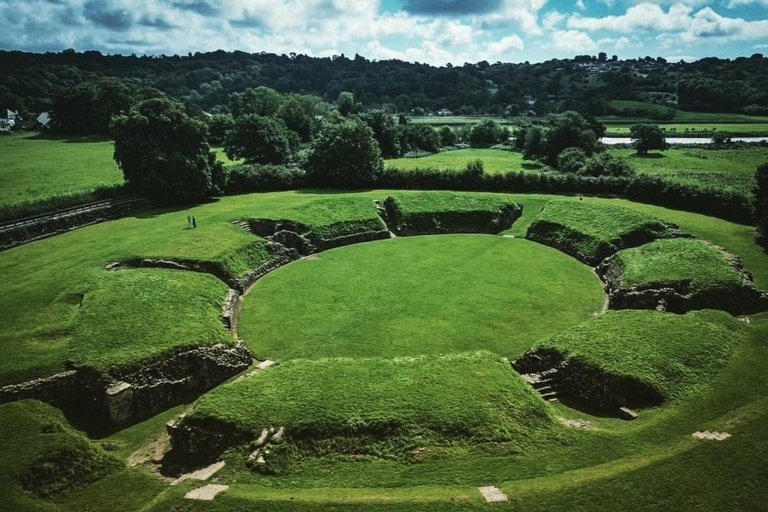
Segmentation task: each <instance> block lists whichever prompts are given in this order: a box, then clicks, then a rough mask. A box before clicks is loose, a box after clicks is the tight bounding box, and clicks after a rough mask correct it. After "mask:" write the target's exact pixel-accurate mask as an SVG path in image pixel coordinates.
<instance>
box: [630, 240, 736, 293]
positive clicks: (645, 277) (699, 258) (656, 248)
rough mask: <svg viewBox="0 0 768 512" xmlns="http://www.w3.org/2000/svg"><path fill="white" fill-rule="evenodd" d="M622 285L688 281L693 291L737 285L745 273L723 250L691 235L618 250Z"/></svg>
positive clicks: (647, 285) (644, 286)
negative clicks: (726, 256) (737, 268)
mask: <svg viewBox="0 0 768 512" xmlns="http://www.w3.org/2000/svg"><path fill="white" fill-rule="evenodd" d="M615 258H616V259H618V260H619V261H620V262H621V267H622V274H621V278H620V287H621V288H649V287H656V286H661V285H666V286H673V287H674V286H676V285H678V286H679V285H682V284H685V287H686V289H687V290H688V291H689V292H690V293H697V292H711V291H715V290H722V291H725V290H727V289H729V288H738V287H740V286H741V285H742V284H743V283H742V276H741V275H740V274H739V273H738V272H737V271H736V270H735V269H734V268H733V266H732V265H731V264H730V263H729V262H728V260H726V258H725V255H724V254H723V252H722V251H720V250H718V249H717V248H715V247H712V246H711V245H708V244H706V243H703V242H701V241H700V240H693V239H689V238H678V239H672V240H658V241H656V242H651V243H649V244H646V245H643V246H640V247H635V248H633V249H626V250H623V251H619V252H618V253H617V254H616V256H615Z"/></svg>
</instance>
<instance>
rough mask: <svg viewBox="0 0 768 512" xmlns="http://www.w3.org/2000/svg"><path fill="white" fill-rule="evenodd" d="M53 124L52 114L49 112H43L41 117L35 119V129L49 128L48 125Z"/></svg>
mask: <svg viewBox="0 0 768 512" xmlns="http://www.w3.org/2000/svg"><path fill="white" fill-rule="evenodd" d="M50 122H51V114H49V113H48V112H43V113H42V114H40V115H39V116H37V119H35V128H38V129H40V128H48V125H49V124H50Z"/></svg>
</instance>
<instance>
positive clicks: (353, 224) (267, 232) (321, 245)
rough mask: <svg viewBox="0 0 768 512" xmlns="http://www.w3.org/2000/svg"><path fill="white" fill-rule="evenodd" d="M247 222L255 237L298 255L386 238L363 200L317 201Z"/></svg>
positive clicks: (368, 203) (380, 223) (371, 205)
mask: <svg viewBox="0 0 768 512" xmlns="http://www.w3.org/2000/svg"><path fill="white" fill-rule="evenodd" d="M247 222H248V224H249V226H250V227H251V230H252V231H253V232H254V233H256V234H258V235H259V236H264V237H267V236H269V237H273V238H274V239H275V240H276V241H278V242H281V243H283V244H285V245H287V246H290V247H294V248H296V249H297V250H298V251H299V252H300V253H301V254H309V253H312V252H316V251H323V250H325V249H330V248H332V247H337V246H339V245H346V244H350V243H356V242H362V241H368V240H375V239H379V238H388V237H389V233H388V231H387V226H386V225H385V224H384V221H383V220H382V219H381V217H379V215H378V213H377V212H376V205H375V204H374V202H373V201H372V200H371V199H368V198H365V197H341V198H339V197H331V198H322V199H317V200H314V201H311V202H309V203H306V204H304V205H302V206H300V207H290V206H289V207H286V208H282V209H280V210H277V211H276V212H274V213H273V215H271V216H269V217H267V218H248V219H247ZM281 234H282V236H281Z"/></svg>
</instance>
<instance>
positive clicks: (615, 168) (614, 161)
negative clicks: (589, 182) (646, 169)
mask: <svg viewBox="0 0 768 512" xmlns="http://www.w3.org/2000/svg"><path fill="white" fill-rule="evenodd" d="M634 172H635V170H634V169H632V167H631V166H630V165H629V163H628V162H627V161H626V160H624V159H623V158H616V157H615V156H611V155H610V154H608V153H600V154H598V155H595V156H593V157H592V158H589V159H587V161H586V162H585V163H584V166H583V167H582V168H581V170H580V171H579V174H583V175H585V176H630V175H632V174H634Z"/></svg>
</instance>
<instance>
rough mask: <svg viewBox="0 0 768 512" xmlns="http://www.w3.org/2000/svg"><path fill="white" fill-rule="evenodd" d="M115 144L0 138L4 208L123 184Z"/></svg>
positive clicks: (23, 135) (19, 135) (0, 197)
mask: <svg viewBox="0 0 768 512" xmlns="http://www.w3.org/2000/svg"><path fill="white" fill-rule="evenodd" d="M112 150H113V148H112V142H111V141H108V140H103V139H90V138H87V137H83V138H64V137H62V138H59V137H53V136H48V135H37V134H31V133H15V134H12V135H5V136H2V137H0V154H2V155H3V162H2V165H0V204H7V203H14V202H18V201H28V200H34V199H42V198H44V197H48V196H51V195H54V194H65V193H68V192H79V191H83V190H89V189H92V188H95V187H97V186H99V185H112V184H118V183H122V182H123V173H122V172H121V171H120V169H119V168H118V167H117V164H116V163H115V161H114V160H113V159H112Z"/></svg>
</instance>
